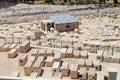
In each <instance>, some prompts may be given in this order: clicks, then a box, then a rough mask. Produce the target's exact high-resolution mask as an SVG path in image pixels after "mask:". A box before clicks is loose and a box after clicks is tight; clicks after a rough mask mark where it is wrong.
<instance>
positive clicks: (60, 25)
mask: <svg viewBox="0 0 120 80" xmlns="http://www.w3.org/2000/svg"><path fill="white" fill-rule="evenodd" d="M41 25H42V30H44V31H50V28H54V29H55V30H57V31H59V32H64V31H73V30H74V29H76V28H78V26H79V21H78V20H77V19H76V18H75V17H74V16H71V15H59V16H50V19H49V20H43V21H41Z"/></svg>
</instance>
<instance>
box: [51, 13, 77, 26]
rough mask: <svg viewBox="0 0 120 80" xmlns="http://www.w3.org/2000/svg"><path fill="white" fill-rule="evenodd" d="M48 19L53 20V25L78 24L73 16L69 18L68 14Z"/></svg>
mask: <svg viewBox="0 0 120 80" xmlns="http://www.w3.org/2000/svg"><path fill="white" fill-rule="evenodd" d="M50 19H51V20H53V22H54V23H55V24H60V23H72V22H79V21H78V20H77V19H76V18H75V17H74V16H71V15H68V14H66V15H58V16H50Z"/></svg>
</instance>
